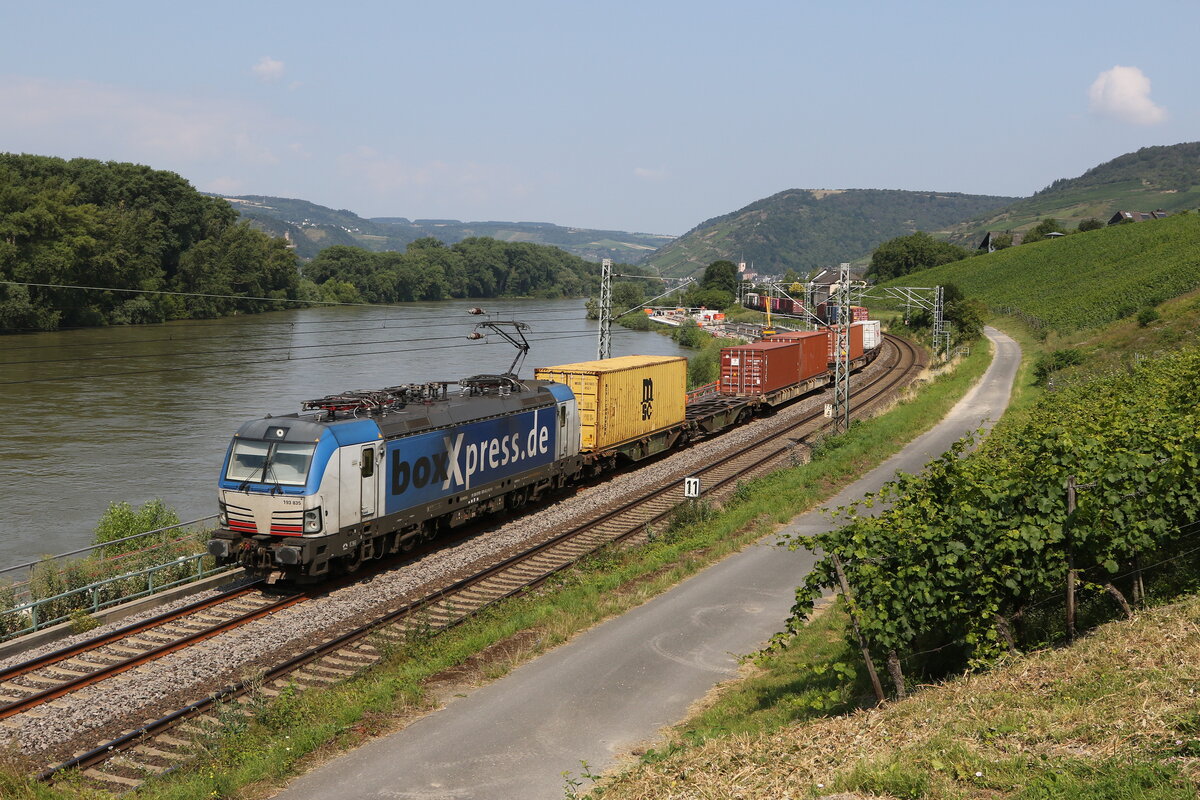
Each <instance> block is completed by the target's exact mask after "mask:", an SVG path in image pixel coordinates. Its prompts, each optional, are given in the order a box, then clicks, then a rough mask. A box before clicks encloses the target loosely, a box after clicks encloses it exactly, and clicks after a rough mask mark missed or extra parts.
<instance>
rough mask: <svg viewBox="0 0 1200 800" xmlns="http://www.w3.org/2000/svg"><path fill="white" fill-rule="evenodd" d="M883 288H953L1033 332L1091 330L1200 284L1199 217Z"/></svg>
mask: <svg viewBox="0 0 1200 800" xmlns="http://www.w3.org/2000/svg"><path fill="white" fill-rule="evenodd" d="M889 283H890V284H895V285H907V286H933V285H935V284H945V283H953V284H956V285H957V286H958V287H959V288H960V289H962V290H963V292H964V293H965V294H966V295H968V296H970V297H976V298H979V299H980V300H982V301H984V302H985V303H987V304H988V305H989V306H990V307H991V308H992V309H993V310H996V311H999V312H1001V313H1011V314H1016V315H1018V316H1021V317H1024V318H1026V319H1027V320H1028V321H1029V322H1030V323H1031V324H1033V325H1034V326H1035V327H1046V328H1052V329H1054V330H1057V331H1059V332H1064V333H1065V332H1069V331H1073V330H1079V329H1082V328H1091V327H1096V326H1099V325H1104V324H1107V323H1110V322H1114V321H1116V320H1118V319H1121V318H1122V317H1126V316H1129V315H1130V314H1133V313H1135V312H1136V311H1137V310H1138V309H1139V308H1143V307H1146V306H1154V305H1157V304H1158V303H1161V302H1162V301H1163V300H1166V299H1168V298H1171V297H1175V296H1177V295H1180V294H1183V293H1184V292H1187V291H1189V290H1191V289H1194V288H1196V287H1198V286H1200V214H1179V215H1176V216H1173V217H1168V218H1166V219H1160V220H1154V221H1150V222H1138V223H1134V224H1131V225H1114V226H1111V227H1107V228H1103V229H1101V230H1095V231H1089V232H1087V233H1076V234H1072V235H1070V236H1063V237H1059V238H1053V239H1046V240H1045V241H1041V242H1035V243H1033V244H1025V245H1021V246H1020V247H1010V248H1007V249H1005V250H999V251H997V252H995V253H990V254H987V255H980V256H975V257H973V258H968V259H966V260H963V261H956V262H955V263H953V264H946V265H945V266H941V267H934V268H933V269H927V270H922V271H920V272H914V273H911V274H909V275H905V276H904V277H902V278H898V279H896V280H894V281H890V282H889ZM884 285H888V284H884Z"/></svg>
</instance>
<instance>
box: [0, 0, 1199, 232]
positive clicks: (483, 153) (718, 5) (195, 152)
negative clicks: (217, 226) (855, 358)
mask: <svg viewBox="0 0 1200 800" xmlns="http://www.w3.org/2000/svg"><path fill="white" fill-rule="evenodd" d="M0 29H2V30H3V31H4V36H3V45H2V46H0V151H7V152H17V153H22V152H23V153H37V154H41V155H53V156H61V157H63V158H73V157H87V158H97V159H102V160H114V161H134V162H138V163H144V164H148V165H150V166H152V167H155V168H158V169H167V170H171V171H174V172H177V173H179V174H180V175H182V176H183V177H184V178H186V179H187V180H189V181H190V182H191V183H192V184H193V185H194V186H196V188H198V189H200V190H203V191H210V192H218V193H222V194H228V195H235V194H259V195H274V196H282V197H295V198H301V199H305V200H309V201H312V202H314V203H318V204H320V205H325V206H331V207H333V208H346V209H349V210H351V211H353V212H355V213H357V214H359V215H361V216H364V217H375V216H392V217H408V218H410V219H418V218H419V219H429V218H451V219H460V220H464V221H466V220H505V221H533V222H553V223H557V224H559V225H568V226H576V227H583V228H601V229H612V230H625V231H638V232H647V233H661V234H682V233H684V232H686V231H687V230H689V229H691V228H692V227H694V226H696V225H698V224H699V223H701V222H703V221H704V220H706V219H709V218H711V217H714V216H717V215H720V214H725V213H728V212H730V211H734V210H736V209H738V208H741V207H742V206H744V205H746V204H748V203H751V202H754V201H755V200H758V199H760V198H763V197H766V196H768V195H771V194H774V193H776V192H779V191H782V190H784V189H789V188H802V189H848V188H857V189H871V188H879V189H910V190H923V191H924V190H933V191H943V192H966V193H972V194H994V195H1010V196H1028V195H1030V194H1032V193H1034V192H1036V191H1038V190H1039V189H1041V188H1043V187H1045V186H1046V185H1048V184H1049V183H1051V182H1052V181H1054V180H1055V179H1057V178H1062V177H1074V176H1077V175H1080V174H1082V173H1083V172H1084V171H1086V170H1088V169H1090V168H1091V167H1093V166H1096V165H1097V164H1100V163H1103V162H1105V161H1108V160H1110V159H1113V158H1116V157H1117V156H1120V155H1122V154H1124V153H1127V152H1132V151H1134V150H1137V149H1138V148H1140V147H1146V146H1150V145H1164V144H1176V143H1179V142H1186V141H1196V140H1200V81H1197V74H1198V72H1200V69H1198V66H1200V60H1198V59H1197V56H1196V47H1197V44H1196V39H1197V32H1198V31H1200V3H1197V2H1195V0H1162V1H1161V2H1157V3H1152V4H1131V3H1128V2H1105V1H1104V0H1093V2H1086V3H1084V2H1054V1H1053V0H1049V1H1047V0H1042V1H1041V2H1036V3H1035V2H1025V0H1010V2H1007V3H1003V4H997V3H974V2H962V1H961V0H956V1H955V2H922V0H910V1H909V2H906V3H900V2H859V1H856V0H843V1H842V2H828V1H827V2H821V3H817V2H807V0H792V1H791V2H756V0H742V2H736V3H735V2H705V1H704V0H691V1H690V2H676V1H675V0H664V1H663V2H655V0H641V2H624V1H623V0H609V1H608V2H605V3H583V2H573V1H572V0H557V1H554V2H552V1H550V0H547V1H546V2H526V1H524V0H509V2H504V3H499V2H466V1H462V2H454V1H453V0H443V1H442V2H428V1H427V2H422V3H413V2H405V1H404V0H397V1H396V2H386V3H385V2H378V3H377V2H352V1H350V0H347V1H345V2H341V3H330V2H321V3H316V2H306V1H305V0H291V2H286V3H284V2H266V1H256V0H239V1H238V2H225V0H206V2H204V3H164V2H162V0H157V2H121V1H120V0H109V2H104V3H97V2H92V1H89V2H55V0H45V2H40V3H33V2H20V3H18V2H14V1H13V0H7V1H6V2H0Z"/></svg>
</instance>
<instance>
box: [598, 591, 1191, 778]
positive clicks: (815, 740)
mask: <svg viewBox="0 0 1200 800" xmlns="http://www.w3.org/2000/svg"><path fill="white" fill-rule="evenodd" d="M1050 784H1060V785H1061V787H1062V789H1063V791H1062V792H1059V793H1056V792H1055V791H1054V790H1045V791H1043V790H1044V788H1045V786H1049V785H1050ZM1089 787H1092V788H1089ZM1095 787H1101V788H1100V789H1098V790H1096V791H1099V792H1100V793H1098V794H1097V793H1094V791H1093V789H1095ZM1198 788H1200V599H1198V598H1191V599H1189V600H1187V601H1185V602H1181V603H1178V604H1176V605H1173V606H1169V607H1166V608H1162V609H1159V610H1156V611H1154V612H1153V613H1150V612H1147V613H1143V614H1141V615H1140V616H1139V617H1138V618H1137V619H1135V620H1133V621H1128V622H1117V623H1111V624H1109V625H1106V626H1104V627H1102V628H1100V629H1099V630H1097V632H1096V633H1094V634H1093V635H1092V636H1089V637H1087V638H1085V639H1083V640H1082V641H1080V642H1079V643H1078V644H1077V645H1076V646H1075V647H1072V648H1070V649H1064V650H1057V651H1045V652H1039V653H1035V654H1032V655H1030V656H1027V657H1025V658H1021V659H1017V660H1015V661H1013V662H1012V663H1009V664H1007V665H1004V666H1001V667H998V668H996V669H994V670H992V671H991V672H989V673H986V674H980V675H971V676H966V677H963V678H959V679H955V680H952V681H948V682H947V683H945V684H942V685H939V686H932V687H927V688H926V689H925V691H922V692H919V693H917V694H915V695H914V696H912V697H910V698H909V699H907V700H904V701H900V702H894V703H889V704H887V705H884V706H881V707H878V708H874V709H871V710H864V711H858V712H855V713H851V714H847V715H844V716H841V717H836V718H829V719H821V720H816V721H813V722H808V723H803V724H799V725H793V726H788V727H786V728H783V729H781V730H778V731H776V732H774V733H771V734H739V735H732V736H727V737H722V738H718V739H711V740H709V741H707V742H705V743H704V744H701V745H698V746H695V747H692V748H688V749H685V750H683V751H680V752H676V753H675V754H673V755H671V756H668V757H666V758H664V759H662V760H660V761H656V762H653V763H643V764H641V765H639V766H638V767H636V768H635V769H633V770H631V771H630V772H629V773H627V774H624V775H620V776H616V777H615V778H612V779H610V780H608V781H606V782H605V783H604V785H603V786H602V789H601V791H600V795H601V796H602V797H604V798H605V800H618V799H620V800H625V799H628V800H633V798H655V799H656V800H665V799H666V798H671V799H672V800H682V798H735V797H736V798H747V799H748V798H773V800H777V799H778V798H783V797H789V798H805V797H822V796H828V795H831V794H834V793H835V792H839V791H840V792H860V793H864V794H866V795H867V796H893V797H929V798H1009V797H1011V798H1018V797H1021V798H1025V797H1029V798H1057V797H1060V796H1061V797H1064V798H1065V797H1071V796H1086V797H1093V796H1095V797H1107V796H1112V797H1130V798H1141V797H1145V798H1173V797H1194V796H1195V794H1196V790H1197V789H1198ZM1090 791H1093V793H1090V794H1089V793H1088V792H1090Z"/></svg>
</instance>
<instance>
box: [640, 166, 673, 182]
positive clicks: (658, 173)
mask: <svg viewBox="0 0 1200 800" xmlns="http://www.w3.org/2000/svg"><path fill="white" fill-rule="evenodd" d="M633 177H635V178H640V179H641V180H644V181H661V180H663V179H664V178H666V177H667V171H666V170H665V169H662V168H659V169H651V168H650V167H634V168H633Z"/></svg>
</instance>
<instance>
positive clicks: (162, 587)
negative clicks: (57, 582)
mask: <svg viewBox="0 0 1200 800" xmlns="http://www.w3.org/2000/svg"><path fill="white" fill-rule="evenodd" d="M205 559H208V560H209V562H210V564H209V566H207V567H206V566H205V563H204V562H205ZM182 567H186V569H181V568H182ZM233 569H234V568H233V567H229V566H220V567H218V566H215V565H213V563H212V559H211V557H210V556H209V555H208V554H207V553H195V554H193V555H184V556H178V557H176V558H175V559H174V560H172V561H169V562H167V563H165V564H157V565H155V566H152V567H145V568H144V569H140V570H134V571H132V572H126V573H123V574H121V575H115V576H113V577H111V578H105V579H104V580H100V581H96V582H94V583H90V584H88V585H86V586H80V587H78V588H76V589H70V590H68V591H65V592H62V593H61V594H56V595H54V596H52V597H41V598H37V599H35V600H30V601H29V602H27V603H24V604H22V605H18V606H14V607H13V608H10V609H6V610H0V631H3V635H2V636H0V640H4V639H12V638H15V637H17V636H23V635H25V634H27V633H33V632H34V631H37V630H41V629H42V628H47V627H49V626H51V625H57V624H59V623H61V622H67V621H68V620H71V619H73V618H74V617H75V615H77V614H79V613H80V612H83V613H86V614H95V613H97V612H99V611H100V610H102V609H105V608H111V607H113V606H116V605H120V604H122V603H127V602H129V601H130V600H136V599H138V598H140V597H148V596H150V595H152V594H156V593H158V592H163V591H166V590H167V589H173V588H174V587H176V586H182V585H183V584H185V583H192V582H194V581H198V580H200V579H201V578H206V577H208V576H210V575H216V574H218V573H221V572H230V571H232V570H233ZM168 570H176V572H175V573H174V574H168V575H166V576H165V577H166V579H165V580H161V581H160V580H157V579H158V578H159V577H160V573H164V572H167V571H168ZM122 583H124V585H122ZM133 585H137V587H138V588H136V589H134V588H133ZM108 587H115V590H109V588H108ZM143 587H144V588H143ZM47 609H48V610H47Z"/></svg>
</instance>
